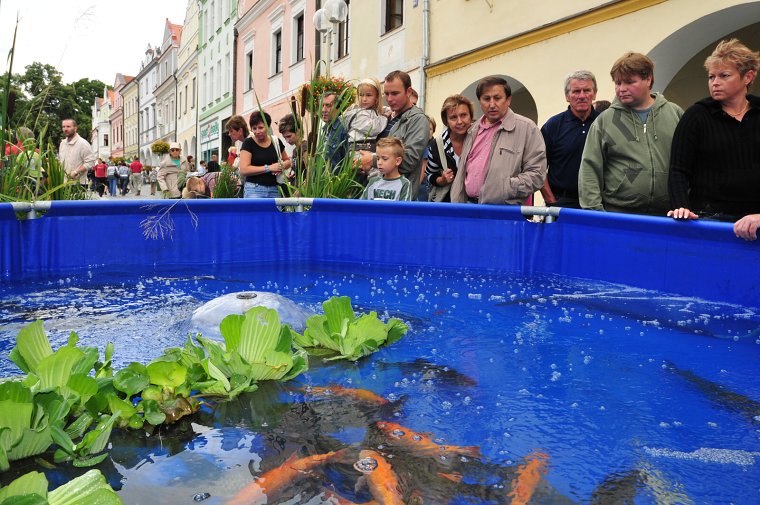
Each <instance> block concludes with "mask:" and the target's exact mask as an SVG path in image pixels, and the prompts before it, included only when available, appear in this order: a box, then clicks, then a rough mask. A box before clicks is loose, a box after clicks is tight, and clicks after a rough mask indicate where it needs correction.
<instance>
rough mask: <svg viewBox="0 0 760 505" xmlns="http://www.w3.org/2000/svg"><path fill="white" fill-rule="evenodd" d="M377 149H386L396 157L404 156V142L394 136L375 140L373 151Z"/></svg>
mask: <svg viewBox="0 0 760 505" xmlns="http://www.w3.org/2000/svg"><path fill="white" fill-rule="evenodd" d="M378 149H388V150H389V151H391V152H392V153H393V156H395V157H397V158H403V157H404V143H403V142H401V139H399V138H396V137H384V138H381V139H380V140H378V141H377V144H376V145H375V151H377V150H378Z"/></svg>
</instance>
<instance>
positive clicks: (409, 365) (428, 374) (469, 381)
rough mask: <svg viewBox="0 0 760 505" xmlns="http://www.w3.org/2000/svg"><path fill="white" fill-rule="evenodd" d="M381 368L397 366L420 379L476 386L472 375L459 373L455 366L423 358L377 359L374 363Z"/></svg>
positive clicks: (402, 371)
mask: <svg viewBox="0 0 760 505" xmlns="http://www.w3.org/2000/svg"><path fill="white" fill-rule="evenodd" d="M375 365H376V366H377V367H378V368H380V369H381V370H387V369H389V368H397V369H398V370H401V373H403V374H411V375H415V376H417V377H419V378H420V379H421V380H424V381H427V380H433V381H440V382H444V383H446V384H452V385H455V386H477V384H478V383H477V382H476V381H475V379H473V378H472V377H469V376H467V375H464V374H463V373H460V372H459V371H457V370H456V369H455V368H452V367H450V366H446V365H437V364H435V363H431V362H430V361H428V360H426V359H424V358H417V359H415V360H414V361H411V362H410V361H402V362H390V363H386V362H384V361H378V362H376V364H375Z"/></svg>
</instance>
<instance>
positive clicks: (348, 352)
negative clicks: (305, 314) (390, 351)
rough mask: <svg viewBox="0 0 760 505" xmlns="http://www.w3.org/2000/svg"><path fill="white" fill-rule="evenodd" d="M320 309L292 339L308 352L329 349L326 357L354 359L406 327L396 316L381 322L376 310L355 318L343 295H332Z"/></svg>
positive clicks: (394, 337) (388, 341)
mask: <svg viewBox="0 0 760 505" xmlns="http://www.w3.org/2000/svg"><path fill="white" fill-rule="evenodd" d="M322 308H323V309H324V311H325V313H324V315H315V316H311V317H310V318H309V319H307V320H306V330H305V331H304V334H303V335H297V336H296V342H297V343H298V344H299V345H300V346H302V347H304V348H306V349H307V352H310V353H312V354H313V353H320V354H321V352H320V351H317V349H323V350H328V351H331V354H334V356H331V357H329V358H327V359H328V360H335V359H347V360H350V361H356V360H358V359H359V358H362V357H364V356H367V355H369V354H372V353H373V352H375V351H377V350H378V349H379V348H380V347H381V346H383V345H390V344H393V343H394V342H396V341H398V340H399V339H401V337H403V336H404V334H405V333H406V332H407V330H408V328H407V326H406V324H404V323H403V322H402V321H401V320H400V319H395V318H390V319H389V320H388V322H387V323H383V322H382V321H381V320H380V319H379V318H378V317H377V313H376V312H370V313H369V314H362V315H360V316H358V317H357V315H356V314H355V313H354V309H353V308H352V307H351V299H350V298H349V297H347V296H334V297H332V298H330V299H329V300H327V301H325V302H324V303H323V304H322ZM315 351H316V352H315Z"/></svg>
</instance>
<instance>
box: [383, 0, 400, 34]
mask: <svg viewBox="0 0 760 505" xmlns="http://www.w3.org/2000/svg"><path fill="white" fill-rule="evenodd" d="M383 7H384V8H385V15H384V16H383V19H384V21H385V23H384V27H383V28H384V29H383V33H384V34H385V33H388V32H389V31H391V30H395V29H396V28H399V27H400V26H401V25H403V24H404V0H385V2H384V4H383Z"/></svg>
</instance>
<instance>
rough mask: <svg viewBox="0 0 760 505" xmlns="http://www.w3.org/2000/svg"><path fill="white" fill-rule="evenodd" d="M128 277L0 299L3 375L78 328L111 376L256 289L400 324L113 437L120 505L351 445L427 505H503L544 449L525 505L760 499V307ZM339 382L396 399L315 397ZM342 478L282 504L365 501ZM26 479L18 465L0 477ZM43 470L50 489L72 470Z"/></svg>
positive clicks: (528, 285) (33, 287)
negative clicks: (106, 360)
mask: <svg viewBox="0 0 760 505" xmlns="http://www.w3.org/2000/svg"><path fill="white" fill-rule="evenodd" d="M134 275H135V273H134V272H116V271H100V270H93V271H90V272H88V273H87V274H85V275H81V276H76V277H70V278H61V279H56V280H54V281H50V280H45V281H39V282H25V283H23V284H7V283H6V284H3V285H2V287H3V292H4V296H3V297H2V300H0V355H2V360H0V375H2V376H9V375H14V374H16V373H19V372H18V370H17V369H16V368H15V366H14V365H13V363H11V362H10V361H8V360H7V358H6V356H7V354H8V351H9V350H10V349H11V347H12V346H13V343H14V338H15V335H16V333H17V332H18V329H19V328H20V327H21V326H23V325H24V324H27V323H28V322H31V321H34V320H36V319H42V320H44V321H45V328H46V330H47V332H48V335H49V338H50V339H51V342H52V343H53V347H54V348H57V347H58V346H60V345H63V344H64V343H65V342H66V339H67V338H68V334H69V332H70V331H72V330H74V331H76V332H77V333H78V334H79V336H80V338H81V340H80V341H81V343H82V344H83V345H97V346H98V347H99V348H100V349H101V350H102V349H103V348H104V346H105V344H106V343H107V342H109V341H113V342H114V343H115V345H116V352H115V356H114V361H115V368H120V367H123V366H125V365H126V364H127V363H129V362H131V361H141V362H144V363H145V362H148V361H150V359H152V358H153V357H155V356H157V355H158V354H160V353H161V351H162V350H163V349H164V348H166V347H170V346H178V345H182V343H183V342H184V339H185V336H186V334H187V332H188V331H189V329H190V326H189V320H190V316H191V315H192V312H193V310H194V309H196V308H197V307H199V306H200V305H202V304H203V303H205V302H207V301H209V300H211V299H213V298H215V297H217V296H220V295H223V294H227V293H231V292H236V291H245V290H252V289H253V290H261V291H273V292H277V293H279V294H282V295H284V296H287V297H289V298H291V299H293V300H294V301H296V302H298V303H301V304H303V305H305V306H307V307H308V308H310V309H312V310H315V311H320V310H321V307H320V304H321V302H322V301H323V300H325V299H327V298H329V297H330V296H334V295H347V296H350V297H351V298H352V303H353V305H354V307H355V309H356V310H357V311H364V312H366V311H369V310H375V311H377V312H378V313H379V314H380V316H381V317H382V318H387V317H398V318H400V319H402V320H404V321H405V322H406V323H407V324H408V325H409V328H410V329H409V332H408V333H407V335H406V336H405V337H404V338H403V339H402V340H401V341H399V342H397V343H395V344H394V345H393V346H390V347H387V348H384V349H382V350H381V351H380V352H378V353H376V354H374V355H372V356H370V357H368V358H366V359H364V360H362V361H360V362H359V363H357V364H353V363H336V362H332V363H329V364H326V363H321V362H319V361H317V360H312V363H311V369H310V370H309V371H308V372H307V373H306V374H304V375H302V376H300V377H298V378H297V379H296V380H295V381H293V382H291V383H287V384H267V385H262V387H261V388H260V390H258V391H256V392H254V393H251V394H249V395H245V396H243V397H241V398H239V399H237V400H235V401H232V402H229V403H220V404H216V405H214V406H212V407H208V408H204V409H203V410H202V411H201V412H199V413H198V414H196V415H195V416H193V417H192V418H191V419H188V420H185V421H182V422H180V423H178V424H177V425H176V426H173V427H171V428H162V429H161V430H158V431H157V432H155V433H153V434H151V435H149V436H148V435H145V434H142V433H136V432H120V433H115V434H114V435H113V436H112V443H113V447H112V450H111V456H110V458H108V459H107V460H106V461H105V462H103V463H102V464H101V465H100V466H99V468H100V469H101V470H102V471H103V472H104V474H106V476H107V477H108V479H109V482H110V483H111V484H112V485H113V486H114V487H115V488H117V489H118V490H119V494H120V496H121V497H122V498H123V500H124V502H125V503H129V504H131V503H135V504H137V503H167V504H175V503H176V504H179V503H191V502H192V503H194V498H195V499H197V500H201V499H203V503H208V504H219V503H224V502H225V501H226V500H228V499H229V498H230V497H232V496H233V495H234V494H235V493H236V492H238V491H239V490H240V489H242V488H243V487H244V486H245V485H246V484H247V483H250V482H251V481H252V480H253V477H252V476H258V475H260V474H261V473H263V472H265V471H267V470H270V469H272V468H274V467H276V466H278V465H280V464H281V463H283V461H285V459H287V458H288V457H289V456H290V455H291V454H292V453H294V452H297V453H298V455H299V457H303V456H306V455H310V454H315V453H322V452H327V451H329V450H337V449H340V448H342V447H350V448H352V450H355V451H356V452H357V453H358V450H359V449H362V448H372V449H375V450H379V451H380V452H382V453H383V454H386V456H387V457H388V461H389V462H390V463H391V464H392V466H393V468H394V470H395V471H396V473H397V474H398V475H399V478H400V480H401V482H402V487H403V488H404V490H405V491H407V492H411V490H414V491H415V492H418V493H419V494H421V495H422V496H424V497H425V503H455V504H457V503H510V498H509V493H510V490H511V488H512V484H511V483H512V479H514V478H515V475H516V472H517V469H518V467H519V466H520V465H523V464H525V462H526V458H530V457H531V456H530V455H531V454H535V453H536V452H540V453H542V454H545V455H546V461H547V463H546V474H545V475H544V476H543V478H542V480H541V482H540V484H539V485H538V488H537V490H536V493H535V495H534V499H533V500H534V501H533V502H531V503H623V502H624V500H625V499H630V500H633V501H634V502H635V503H637V504H649V503H694V504H698V503H711V504H718V503H725V504H729V503H735V504H740V503H758V502H760V381H758V380H757V378H756V370H757V367H758V361H759V359H760V335H759V334H758V328H760V312H759V311H758V309H757V308H751V307H740V306H735V305H727V304H721V303H712V302H708V301H704V300H699V299H694V298H685V297H679V296H669V295H668V294H665V293H657V292H651V291H644V290H640V289H636V288H631V287H626V286H620V285H612V284H607V283H600V282H596V281H586V280H579V279H568V278H563V277H558V276H551V275H546V276H544V275H539V276H532V277H524V276H519V275H491V274H486V275H483V274H480V273H478V272H471V271H459V270H457V271H451V270H434V269H424V270H416V269H408V268H404V267H402V268H378V267H376V266H372V265H355V266H350V265H349V266H346V267H343V266H341V267H338V266H335V265H312V266H310V267H302V266H288V265H266V266H262V265H253V266H250V267H240V266H236V267H234V268H223V267H219V268H218V269H216V270H213V271H212V270H209V269H208V267H205V269H204V270H203V271H202V272H200V273H199V272H198V271H192V272H188V271H171V272H162V273H160V274H154V273H152V272H151V273H150V274H147V273H146V275H144V276H140V277H139V278H137V279H132V278H131V277H134ZM126 279H129V280H126ZM333 384H336V385H341V386H344V387H349V388H360V389H367V390H371V391H373V392H375V393H377V394H378V395H381V396H383V397H385V398H386V399H388V400H391V404H390V405H389V406H385V407H382V408H377V407H375V406H368V405H363V404H361V403H360V402H354V401H351V400H347V399H345V398H338V397H335V396H333V397H331V396H327V397H324V396H320V395H317V394H313V393H310V391H309V387H310V386H328V385H333ZM378 421H380V422H382V421H391V422H393V423H397V424H399V425H401V426H403V427H404V429H405V430H411V431H414V432H420V433H423V432H424V433H425V434H426V435H428V436H430V438H432V439H433V440H434V441H435V442H436V443H439V444H446V445H455V446H478V447H479V448H480V452H481V454H482V457H480V458H474V457H468V456H462V455H460V454H456V453H448V452H447V453H443V454H441V455H436V456H433V457H431V456H429V455H423V454H418V453H415V451H414V450H403V449H401V448H399V447H397V446H395V445H394V444H393V443H392V442H393V441H392V440H389V439H388V438H387V437H384V435H383V434H382V433H380V431H379V430H378V424H377V423H378ZM350 463H351V462H350V461H349V462H341V463H338V464H334V465H330V466H328V467H327V468H326V469H325V470H324V472H323V473H322V474H320V475H318V476H315V477H311V478H308V479H304V481H303V482H301V483H299V484H297V485H294V486H293V488H292V489H290V490H289V491H288V492H287V493H285V494H284V495H283V497H282V498H281V499H280V501H278V503H279V502H281V503H324V500H325V496H326V495H325V492H324V488H329V489H333V490H335V491H337V492H338V493H339V494H341V495H342V496H345V497H346V498H348V499H350V500H352V501H354V502H356V503H362V502H366V501H368V500H369V499H370V498H371V497H370V495H369V494H368V492H367V490H366V488H365V487H363V486H361V483H360V482H359V483H358V484H357V481H358V479H359V476H360V474H359V473H358V472H357V471H355V470H354V469H353V467H352V466H351V464H350ZM30 467H33V462H20V463H18V464H16V465H15V468H14V470H12V471H11V472H7V474H8V475H3V476H0V479H2V482H3V483H6V481H7V480H9V479H10V476H11V474H12V473H13V472H14V471H16V472H19V471H21V470H23V469H27V470H28V469H29V468H30ZM46 473H47V474H48V478H49V479H50V480H51V481H53V482H55V483H61V482H63V481H65V480H67V479H69V478H70V477H71V476H72V475H74V474H76V473H81V470H79V469H65V468H62V469H57V470H47V471H46ZM459 475H461V480H460V479H459V477H452V476H459ZM453 480H460V481H459V482H453Z"/></svg>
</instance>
